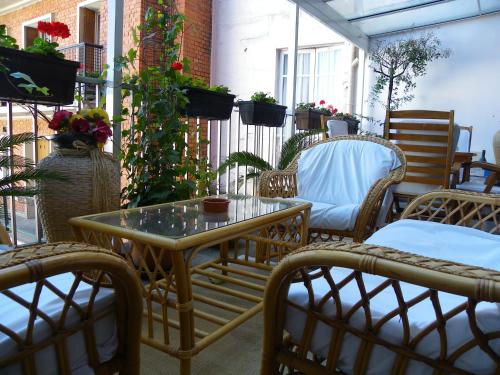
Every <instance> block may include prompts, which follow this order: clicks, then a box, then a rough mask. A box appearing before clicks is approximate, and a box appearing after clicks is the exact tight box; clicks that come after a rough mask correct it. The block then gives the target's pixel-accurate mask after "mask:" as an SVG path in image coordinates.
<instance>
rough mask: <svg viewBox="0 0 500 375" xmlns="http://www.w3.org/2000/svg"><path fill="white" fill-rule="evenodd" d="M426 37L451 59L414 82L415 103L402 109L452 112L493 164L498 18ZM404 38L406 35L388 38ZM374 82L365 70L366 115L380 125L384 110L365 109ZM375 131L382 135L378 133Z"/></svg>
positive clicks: (499, 93) (499, 102)
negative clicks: (435, 40) (433, 38)
mask: <svg viewBox="0 0 500 375" xmlns="http://www.w3.org/2000/svg"><path fill="white" fill-rule="evenodd" d="M428 31H432V32H434V33H435V35H436V36H437V37H438V38H439V39H440V40H441V42H442V45H443V47H446V48H450V49H451V50H452V55H451V56H450V57H449V58H448V59H444V60H438V61H434V62H432V63H430V64H429V66H428V69H427V74H426V75H425V76H423V77H419V78H418V79H417V81H416V82H417V87H416V89H415V91H414V92H413V93H414V95H415V98H414V99H413V101H412V102H410V103H406V104H405V105H404V106H403V107H402V108H400V109H429V110H451V109H453V110H455V120H456V122H457V123H458V124H460V125H467V126H469V125H472V126H473V127H474V130H473V134H472V146H471V149H472V150H473V151H480V150H483V149H485V150H486V158H487V159H488V161H491V162H494V156H493V150H492V139H493V134H494V133H495V132H496V131H497V130H499V129H500V15H498V14H497V15H490V16H485V17H481V18H476V19H471V20H466V21H459V22H454V23H450V24H445V25H441V26H439V27H433V28H429V29H425V30H422V32H428ZM402 36H405V34H397V35H391V36H389V37H388V38H401V37H402ZM367 69H369V68H367ZM373 78H374V76H373V73H371V71H370V70H367V80H366V83H367V85H366V87H365V90H364V92H365V95H364V99H365V103H364V108H365V109H364V114H367V115H373V116H374V117H375V118H377V119H380V120H383V119H384V117H385V112H384V110H383V108H382V107H381V106H379V105H376V106H375V107H374V108H373V109H371V108H369V106H368V104H367V103H366V100H367V98H368V93H369V91H370V87H371V84H372V83H373ZM373 130H375V131H378V132H379V133H381V132H382V128H381V127H378V128H377V129H373Z"/></svg>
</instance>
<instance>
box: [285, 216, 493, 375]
mask: <svg viewBox="0 0 500 375" xmlns="http://www.w3.org/2000/svg"><path fill="white" fill-rule="evenodd" d="M365 243H368V244H373V245H378V246H387V247H393V248H396V249H399V250H404V251H409V252H412V253H416V254H420V255H424V256H431V257H434V258H441V259H448V260H452V261H456V262H461V263H466V264H472V265H476V266H481V267H488V268H493V269H497V270H498V269H500V236H498V235H494V234H489V233H486V232H482V231H479V230H477V229H471V228H465V227H458V226H453V225H446V224H440V223H433V222H424V221H416V220H400V221H397V222H395V223H392V224H389V225H387V226H386V227H385V228H383V229H381V230H379V231H378V232H376V233H375V234H373V235H372V236H371V237H370V238H369V239H368V240H366V241H365ZM351 272H352V270H351V269H345V268H340V267H335V268H334V269H333V271H332V276H333V278H334V280H335V282H339V281H341V280H343V279H344V278H346V277H347V276H348V275H349V274H350V273H351ZM384 280H385V278H382V277H380V276H377V275H369V274H363V283H364V287H365V288H366V291H367V292H371V291H372V290H374V289H375V288H377V287H378V285H379V284H380V283H382V282H383V281H384ZM312 284H313V289H314V298H315V301H319V300H320V299H321V298H322V297H323V295H324V294H326V293H328V292H330V290H331V288H330V285H329V284H328V282H327V281H326V280H325V279H324V278H318V279H315V280H313V281H312ZM400 285H401V290H402V293H403V296H404V298H405V300H406V301H409V300H411V299H412V298H414V297H416V296H417V295H418V294H420V293H422V292H423V291H424V290H425V289H424V288H422V287H420V286H417V285H415V284H410V283H404V282H402V283H401V284H400ZM340 296H341V300H342V306H343V308H344V309H343V311H347V310H348V309H350V308H351V307H352V306H353V305H354V304H355V303H357V302H358V301H359V300H360V293H359V289H358V286H357V284H356V281H355V280H353V281H351V282H349V283H347V284H346V285H345V286H344V287H342V289H341V290H340ZM288 299H289V300H290V301H292V302H293V303H295V304H297V305H299V306H302V307H304V308H307V307H308V305H309V294H308V292H307V289H306V288H305V287H304V285H303V283H293V284H292V285H291V286H290V290H289V294H288ZM439 300H440V304H441V309H442V311H443V312H444V313H446V312H448V311H450V310H451V309H452V308H454V307H455V306H457V305H458V304H460V303H463V302H464V301H465V299H464V298H462V297H460V296H456V295H453V294H448V293H444V292H440V293H439ZM396 307H397V302H396V299H395V297H394V291H393V290H392V289H391V288H387V289H385V290H384V291H382V292H380V293H378V294H377V296H376V297H374V298H372V299H371V301H370V310H371V319H373V321H372V323H373V324H376V323H377V322H378V321H379V320H380V319H381V318H382V317H383V316H384V315H386V314H388V313H389V312H390V311H392V310H393V309H394V308H396ZM336 311H337V310H336V306H335V304H334V303H333V302H332V298H330V299H329V300H328V301H327V303H325V305H324V307H323V310H322V312H323V314H325V315H327V316H329V317H332V318H334V317H335V316H336ZM476 313H477V314H476V320H477V322H478V325H479V326H480V327H482V329H484V330H485V331H487V332H491V331H497V330H499V329H500V305H499V304H495V303H487V302H482V303H480V304H479V305H478V306H477V309H476ZM407 314H408V316H409V319H410V326H409V329H410V336H411V337H415V336H417V335H418V334H419V333H420V332H421V331H422V330H423V329H424V328H426V327H427V326H428V325H429V324H431V323H432V322H433V321H434V320H435V319H436V316H435V313H434V309H433V306H432V303H431V302H430V301H429V300H428V299H427V300H425V301H424V302H421V303H419V304H417V305H416V306H413V307H412V308H410V309H409V310H408V311H407ZM306 319H307V315H306V314H305V313H304V312H303V311H302V310H299V309H296V308H294V307H291V306H289V307H288V308H287V311H286V321H285V329H286V330H287V331H288V332H289V333H290V335H291V337H292V339H293V341H294V342H299V340H300V339H301V338H302V334H303V332H304V327H305V324H306ZM349 322H350V325H351V326H353V327H355V328H358V329H363V327H364V325H365V313H364V310H363V309H362V308H360V309H358V310H357V312H356V313H355V314H353V316H352V317H351V318H350V320H349ZM445 328H446V339H447V343H448V349H449V351H450V352H452V351H454V350H456V349H458V348H459V347H460V346H462V345H464V344H465V343H466V342H468V341H469V340H471V339H472V337H473V335H472V333H471V331H470V328H469V322H468V317H467V315H466V314H465V313H463V312H462V313H460V314H458V315H457V316H455V317H454V318H453V319H450V320H448V322H447V324H446V327H445ZM402 332H403V323H402V320H401V319H400V318H399V316H396V317H395V318H394V319H391V320H389V321H388V322H386V323H385V324H384V327H383V328H382V329H381V331H380V335H381V337H382V338H383V339H385V340H386V341H388V342H392V343H394V344H396V345H400V343H401V342H402V340H403V334H402ZM332 335H333V331H332V328H331V327H330V326H327V325H325V324H324V323H322V322H319V323H318V324H317V326H316V327H315V329H314V332H313V335H312V338H311V343H310V348H311V350H312V352H313V353H315V354H317V355H318V356H319V357H320V358H325V357H326V356H327V355H328V348H329V345H330V341H331V338H332ZM359 345H360V340H359V339H358V338H357V337H355V336H353V335H351V334H346V335H345V336H344V338H343V340H342V350H341V353H340V355H339V361H338V363H337V367H338V368H339V369H340V370H341V371H342V372H343V373H345V374H352V373H354V368H355V365H356V360H357V359H358V358H357V350H358V348H359ZM492 347H493V350H494V351H495V352H496V353H500V340H495V341H494V342H492ZM416 351H417V352H418V353H421V354H423V355H426V356H428V357H431V358H438V357H439V354H440V342H439V334H438V333H437V332H436V330H434V331H433V332H432V333H431V334H430V335H428V336H426V337H425V338H424V339H423V340H422V341H421V342H420V343H419V344H418V345H417V347H416ZM394 357H395V354H394V353H392V352H390V351H388V350H387V349H385V348H383V347H382V346H379V345H376V346H375V348H374V350H373V352H372V355H371V357H370V361H369V364H368V369H369V374H371V375H375V374H376V375H385V374H389V373H391V370H392V369H393V368H392V366H393V361H394ZM456 365H457V366H459V367H461V368H463V369H464V370H466V371H469V372H470V373H473V374H492V373H494V372H495V369H496V368H497V364H496V363H494V361H493V360H492V359H491V358H490V357H489V356H488V355H487V354H485V353H484V352H483V351H482V350H481V349H479V348H477V347H476V348H474V349H472V350H469V351H468V353H466V354H465V355H463V356H462V357H461V358H460V359H459V360H458V361H457V362H456ZM406 373H407V374H409V375H420V374H432V373H433V371H432V369H431V368H430V367H428V366H426V365H425V364H423V363H421V362H416V361H410V363H409V366H408V368H407V371H406Z"/></svg>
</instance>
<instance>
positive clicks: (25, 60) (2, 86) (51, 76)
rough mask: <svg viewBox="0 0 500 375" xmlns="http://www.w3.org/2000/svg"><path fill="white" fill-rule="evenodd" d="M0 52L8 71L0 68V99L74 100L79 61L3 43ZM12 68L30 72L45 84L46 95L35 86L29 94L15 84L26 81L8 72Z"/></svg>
mask: <svg viewBox="0 0 500 375" xmlns="http://www.w3.org/2000/svg"><path fill="white" fill-rule="evenodd" d="M0 56H1V57H2V61H1V63H2V64H3V65H4V66H6V67H7V68H8V69H9V72H0V100H6V101H12V102H20V103H33V104H43V105H56V104H57V105H64V104H71V103H73V99H74V95H75V80H76V71H77V69H78V68H79V67H80V63H79V62H76V61H68V60H62V59H58V58H55V57H50V56H42V55H37V54H34V53H29V52H25V51H18V50H15V49H12V48H4V47H0ZM15 72H20V73H23V74H26V75H28V76H30V77H31V79H32V80H33V81H34V82H35V84H37V85H38V86H39V87H47V88H48V89H49V95H48V96H45V95H43V94H41V93H38V92H35V91H34V90H33V93H31V94H30V93H29V92H28V91H26V90H25V89H23V88H21V87H18V84H20V83H27V82H25V81H24V80H20V79H16V78H14V77H11V76H10V75H9V74H11V73H15Z"/></svg>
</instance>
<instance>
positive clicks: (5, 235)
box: [0, 224, 12, 246]
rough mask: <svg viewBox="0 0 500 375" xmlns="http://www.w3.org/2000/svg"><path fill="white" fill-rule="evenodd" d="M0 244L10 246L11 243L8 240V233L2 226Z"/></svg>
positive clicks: (0, 228) (0, 227) (0, 226)
mask: <svg viewBox="0 0 500 375" xmlns="http://www.w3.org/2000/svg"><path fill="white" fill-rule="evenodd" d="M0 244H1V245H8V246H12V241H11V240H10V236H9V233H7V230H6V229H5V227H4V226H3V225H1V224H0Z"/></svg>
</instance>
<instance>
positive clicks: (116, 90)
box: [106, 0, 123, 157]
mask: <svg viewBox="0 0 500 375" xmlns="http://www.w3.org/2000/svg"><path fill="white" fill-rule="evenodd" d="M107 22H108V33H107V36H108V38H107V48H106V63H107V65H108V71H107V77H106V81H107V82H106V111H107V112H108V114H109V117H110V118H115V117H118V116H120V115H121V110H122V106H121V105H122V102H121V83H122V73H121V70H115V59H116V58H117V57H119V56H121V55H122V50H123V0H108V18H107ZM120 147H121V124H120V123H114V122H113V155H114V156H115V157H117V156H118V155H119V154H120Z"/></svg>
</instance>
